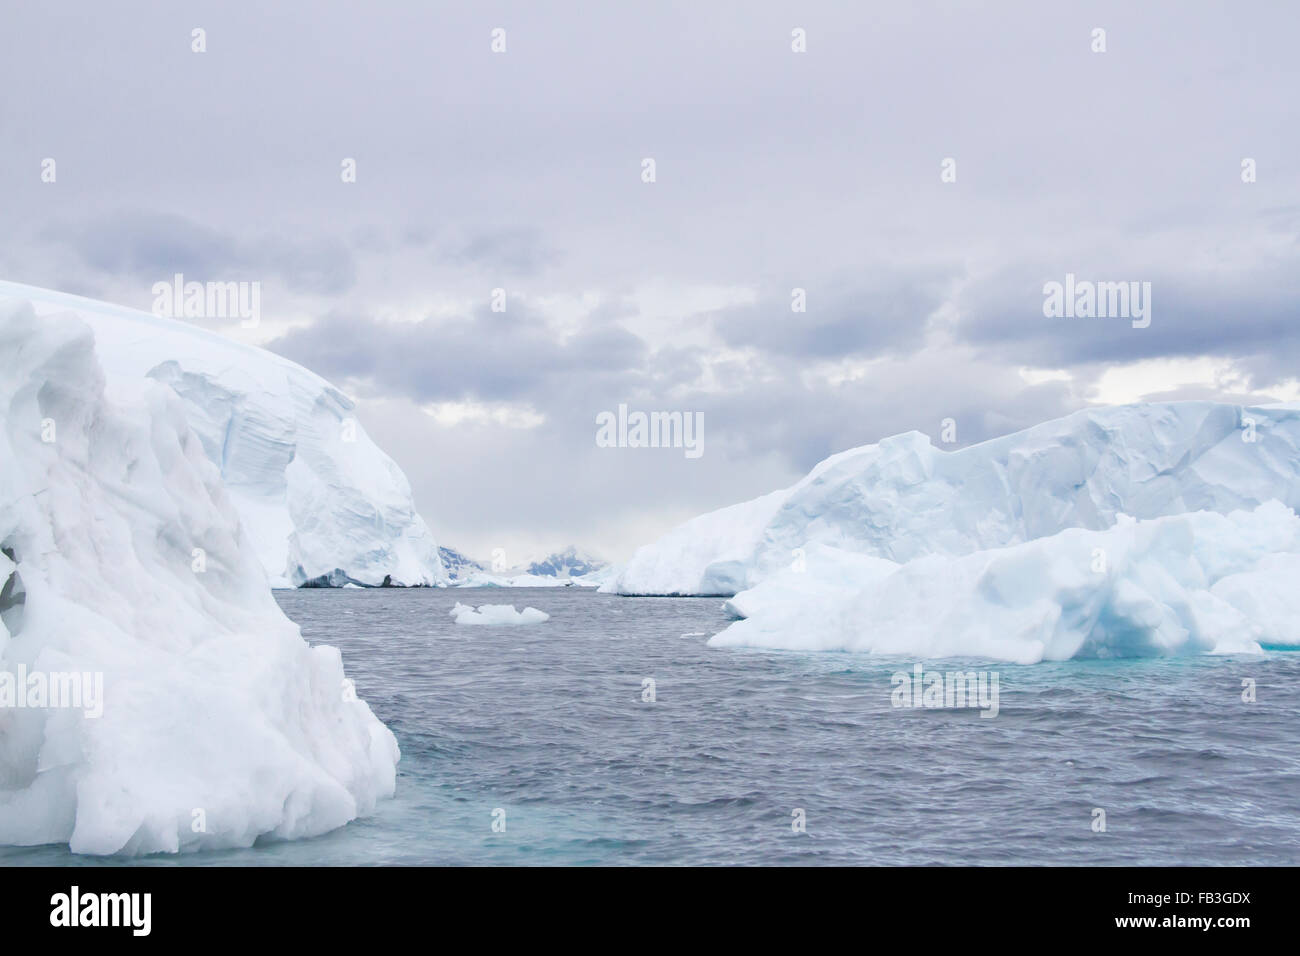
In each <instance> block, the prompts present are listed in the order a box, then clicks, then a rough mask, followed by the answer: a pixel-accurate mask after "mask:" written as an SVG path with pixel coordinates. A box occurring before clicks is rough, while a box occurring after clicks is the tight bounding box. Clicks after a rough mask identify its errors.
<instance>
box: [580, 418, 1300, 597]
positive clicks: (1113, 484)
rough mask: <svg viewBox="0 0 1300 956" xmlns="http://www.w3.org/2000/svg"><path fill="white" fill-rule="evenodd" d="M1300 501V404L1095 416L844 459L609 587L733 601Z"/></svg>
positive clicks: (715, 523)
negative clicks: (856, 566)
mask: <svg viewBox="0 0 1300 956" xmlns="http://www.w3.org/2000/svg"><path fill="white" fill-rule="evenodd" d="M1274 499H1276V500H1278V501H1280V502H1282V503H1283V504H1285V505H1286V506H1288V507H1290V508H1293V509H1294V508H1296V507H1300V406H1287V405H1278V406H1263V407H1251V406H1245V407H1243V406H1236V405H1225V404H1217V403H1212V402H1175V403H1165V404H1140V405H1125V406H1116V407H1107V408H1094V409H1088V410H1085V411H1081V412H1076V413H1075V414H1073V415H1069V416H1066V417H1065V418H1061V419H1057V420H1054V421H1049V422H1045V423H1043V424H1041V425H1036V426H1034V427H1033V428H1029V429H1026V430H1024V431H1021V432H1016V433H1014V434H1011V435H1006V436H1004V437H1002V438H997V439H994V440H992V441H986V442H983V443H981V444H978V445H972V446H970V447H967V448H963V449H960V450H957V451H943V450H941V449H938V448H935V447H934V446H933V445H931V444H930V441H929V439H928V438H926V437H925V436H924V435H922V434H920V433H918V432H908V433H905V434H902V435H897V436H894V437H892V438H887V439H884V440H883V441H881V442H879V443H877V444H874V445H866V446H864V447H861V448H855V449H852V450H850V451H846V452H843V453H841V454H838V455H834V456H832V457H830V458H828V459H826V460H825V461H823V462H822V463H821V464H819V465H817V466H816V467H815V468H814V469H813V470H812V472H811V473H809V474H808V476H807V477H805V478H804V479H803V480H801V481H800V482H798V483H797V484H795V485H794V486H793V487H791V488H788V489H786V490H783V491H778V492H774V493H772V494H769V495H765V496H764V497H762V498H757V499H755V500H753V501H749V502H745V503H742V504H737V505H732V506H730V507H728V508H723V509H721V510H719V511H714V512H711V513H709V514H705V515H702V516H700V517H698V518H695V519H693V520H691V521H688V522H686V523H685V524H683V525H681V526H680V527H678V528H676V529H674V530H673V531H671V532H669V533H668V534H666V535H665V536H664V537H663V538H661V539H660V540H658V541H656V542H654V543H652V544H649V545H647V546H645V547H642V548H640V549H639V550H638V551H637V552H636V553H635V554H634V555H633V556H632V558H631V560H630V561H628V563H627V564H626V565H625V566H624V567H623V568H622V569H621V570H620V571H619V573H618V574H617V576H616V577H615V578H614V579H613V580H612V581H609V582H608V583H606V584H604V585H603V586H602V588H601V590H602V591H608V592H613V593H619V594H717V595H734V594H736V593H737V592H739V591H743V590H746V589H748V588H752V587H754V586H755V585H758V584H760V583H761V582H763V581H765V580H767V579H768V578H770V577H772V576H773V575H776V574H780V573H781V572H782V571H783V570H784V569H786V568H789V567H791V566H792V565H793V564H795V563H797V562H798V561H800V560H801V555H803V556H806V555H807V554H808V553H809V552H810V551H811V550H812V549H816V548H833V549H836V550H837V551H839V552H846V553H849V554H857V555H863V556H867V557H872V558H879V559H884V560H887V561H892V562H895V563H903V562H907V561H911V560H913V559H915V558H920V557H924V556H927V555H940V556H947V557H950V558H952V557H960V556H962V555H968V554H972V553H975V552H978V551H982V550H987V549H993V548H1002V547H1006V546H1009V545H1015V544H1019V543H1023V542H1027V541H1033V540H1035V539H1037V538H1043V537H1046V536H1049V535H1054V534H1056V533H1058V532H1060V531H1063V530H1066V529H1068V528H1081V529H1086V530H1092V531H1102V530H1105V529H1107V528H1110V527H1112V526H1113V525H1115V523H1116V522H1117V521H1118V519H1119V516H1120V515H1121V514H1125V515H1130V516H1132V517H1135V518H1140V519H1145V518H1156V517H1161V516H1167V515H1176V514H1183V513H1186V512H1193V511H1202V510H1204V511H1212V512H1217V513H1220V514H1226V513H1228V512H1230V511H1233V510H1236V509H1248V508H1254V507H1255V506H1257V505H1260V504H1263V503H1264V502H1267V501H1270V500H1274Z"/></svg>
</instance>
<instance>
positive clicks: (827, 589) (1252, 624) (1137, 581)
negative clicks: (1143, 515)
mask: <svg viewBox="0 0 1300 956" xmlns="http://www.w3.org/2000/svg"><path fill="white" fill-rule="evenodd" d="M1298 574H1300V517H1297V516H1296V514H1295V512H1294V511H1292V510H1291V509H1290V508H1288V507H1286V506H1285V505H1283V504H1281V503H1280V502H1276V501H1273V502H1268V503H1266V504H1263V505H1260V506H1259V507H1258V508H1255V509H1254V510H1251V511H1234V512H1232V513H1230V514H1228V515H1221V514H1217V513H1214V512H1209V511H1198V512H1194V513H1189V514H1182V515H1173V516H1170V517H1162V518H1153V519H1148V520H1143V521H1138V520H1135V519H1133V518H1130V517H1128V516H1124V515H1120V516H1118V518H1117V520H1116V522H1115V524H1113V525H1112V526H1111V527H1110V528H1108V529H1106V530H1104V531H1090V530H1085V529H1081V528H1071V529H1067V530H1065V531H1061V532H1058V533H1057V534H1054V535H1049V536H1046V537H1042V538H1037V539H1035V540H1033V541H1028V542H1024V543H1021V544H1014V545H1009V546H1007V547H1003V548H992V549H985V550H979V551H975V552H972V553H970V554H965V555H961V556H957V557H954V556H951V555H947V554H931V555H927V556H924V557H919V558H914V559H912V560H911V561H907V562H905V563H902V564H898V563H894V562H891V561H888V560H887V559H881V558H873V557H869V556H864V555H860V554H854V553H851V552H839V553H837V552H836V551H835V550H834V549H831V548H821V547H819V548H815V549H813V550H812V551H811V552H810V554H809V555H808V556H807V560H806V562H805V563H804V564H803V566H801V567H799V568H788V569H786V570H785V571H783V572H781V573H779V574H777V575H774V576H773V577H770V578H768V579H767V580H765V581H764V582H762V583H761V584H759V585H758V586H756V587H755V588H753V589H751V590H748V591H745V592H742V593H741V594H738V595H736V596H735V597H734V598H732V599H731V600H730V601H728V602H727V604H726V607H727V609H728V610H730V611H731V612H732V613H733V614H735V615H736V616H738V617H741V618H742V620H739V621H737V622H736V623H734V624H732V625H731V626H730V627H728V628H727V629H726V630H724V631H722V632H721V633H719V634H716V635H714V636H713V637H712V638H711V639H710V640H709V644H710V645H712V646H715V647H738V646H748V647H763V648H780V649H785V650H801V651H832V650H834V651H852V652H862V653H872V654H886V655H901V656H910V657H921V658H953V657H976V658H991V659H994V660H1004V661H1012V662H1016V663H1021V664H1030V663H1037V662H1039V661H1044V660H1069V659H1074V658H1118V657H1162V656H1177V655H1188V654H1258V653H1261V652H1262V651H1263V650H1264V649H1265V648H1268V647H1274V648H1278V647H1289V648H1295V647H1300V588H1296V587H1295V586H1294V582H1295V580H1296V576H1297V575H1298Z"/></svg>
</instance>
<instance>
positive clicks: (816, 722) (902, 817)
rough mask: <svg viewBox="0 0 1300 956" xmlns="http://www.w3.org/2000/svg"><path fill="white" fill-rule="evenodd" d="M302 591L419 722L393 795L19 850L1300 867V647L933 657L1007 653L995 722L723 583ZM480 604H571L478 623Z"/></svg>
mask: <svg viewBox="0 0 1300 956" xmlns="http://www.w3.org/2000/svg"><path fill="white" fill-rule="evenodd" d="M276 598H277V600H278V601H279V603H280V605H281V606H282V607H283V608H284V610H285V612H286V613H287V614H288V615H289V617H291V618H292V619H293V620H295V621H297V622H298V623H299V624H300V625H301V626H302V628H303V632H304V634H305V636H306V637H307V639H308V640H309V641H311V642H313V643H331V644H334V645H336V646H338V647H339V648H340V649H341V650H342V652H343V658H344V663H345V666H346V668H347V671H348V674H349V676H350V677H352V678H353V679H354V680H355V681H356V685H357V692H358V694H360V695H361V696H362V697H364V698H366V700H367V701H368V702H369V703H370V705H371V707H372V708H373V709H374V711H375V712H376V713H377V714H378V715H379V717H380V718H381V719H382V720H384V721H385V722H386V723H387V724H388V726H389V727H390V728H392V730H393V732H394V733H395V734H396V735H397V739H398V741H399V743H400V745H401V748H402V761H401V764H400V765H399V778H398V784H397V795H396V797H395V798H394V799H393V800H389V801H386V802H384V803H383V804H382V805H381V806H380V808H379V810H378V812H377V813H376V814H375V815H374V816H372V817H369V818H367V819H364V820H359V821H357V822H355V823H353V824H351V825H349V826H347V827H344V828H342V829H340V830H337V831H335V832H333V833H330V834H327V835H325V836H322V837H319V838H316V839H312V840H303V841H297V842H292V843H285V842H268V843H263V844H259V845H258V846H256V847H253V848H251V849H248V850H236V851H224V852H218V853H202V854H189V855H183V856H180V857H167V856H160V857H158V856H156V857H147V858H143V859H134V860H121V859H111V858H110V859H90V858H84V857H74V856H72V855H70V854H69V853H68V852H67V849H66V848H58V847H39V848H29V849H16V850H3V851H0V863H2V864H6V865H15V864H26V863H46V864H48V863H72V864H78V865H101V864H104V865H116V864H122V863H130V864H144V865H168V864H180V865H277V864H292V865H310V866H328V865H364V864H912V865H919V864H1011V863H1027V864H1116V865H1119V864H1135V865H1154V864H1165V865H1169V864H1262V863H1275V864H1292V865H1294V864H1296V863H1300V743H1298V742H1297V735H1298V734H1300V653H1295V652H1280V651H1279V652H1270V653H1269V654H1268V655H1266V656H1265V657H1262V658H1261V657H1239V658H1215V657H1196V658H1180V659H1165V660H1116V661H1071V662H1064V663H1049V664H1037V665H1032V666H1016V665H1009V664H1005V663H996V662H988V661H962V662H943V663H942V664H940V663H936V664H935V665H933V666H934V668H935V669H939V668H942V669H956V668H957V666H959V664H960V666H962V667H963V669H982V670H991V671H996V672H997V673H998V677H999V692H1000V701H999V713H998V715H997V717H995V718H993V719H987V718H981V717H980V716H979V711H978V710H973V709H966V710H958V709H906V708H895V707H893V706H892V705H891V699H890V695H891V691H892V690H893V685H892V683H891V676H892V675H893V674H894V673H895V672H896V671H898V670H910V669H911V667H912V665H913V663H915V661H914V660H912V659H904V658H890V659H884V658H872V657H866V656H861V655H851V654H808V653H793V652H772V651H753V650H730V649H715V648H710V647H708V646H706V643H705V642H706V640H707V636H708V635H710V634H713V633H715V632H716V631H718V630H720V629H721V628H722V627H724V626H726V624H727V618H726V616H725V615H724V614H723V612H722V610H721V603H722V602H721V601H720V600H719V599H717V598H620V597H614V596H608V595H600V594H595V593H592V592H590V591H586V590H579V589H576V588H568V589H543V590H538V589H531V590H491V589H475V590H437V589H429V590H424V589H420V590H353V589H348V590H302V591H279V592H276ZM457 601H462V602H466V603H473V604H482V603H493V604H499V603H504V604H510V603H513V604H514V605H515V606H516V607H518V608H522V607H524V606H525V605H532V606H534V607H538V608H540V609H542V610H544V611H546V612H548V613H549V614H550V615H551V620H550V621H549V622H547V623H546V624H541V625H536V626H525V627H513V628H512V627H471V626H465V625H456V624H454V623H452V620H451V618H450V617H449V616H448V614H447V612H448V610H449V609H450V608H451V606H452V605H453V604H454V603H456V602H457ZM645 678H651V679H653V680H654V681H655V692H656V700H655V701H654V702H653V703H649V702H645V701H643V700H642V680H643V679H645ZM1244 678H1250V679H1253V680H1254V681H1255V682H1256V693H1257V697H1258V699H1257V701H1256V702H1255V703H1245V702H1243V701H1242V699H1241V692H1242V680H1243V679H1244ZM1095 808H1101V809H1103V810H1105V813H1106V832H1104V833H1096V832H1093V820H1094V815H1093V811H1094V809H1095ZM498 809H501V810H504V811H505V831H504V832H494V831H493V828H492V824H493V820H494V815H493V814H494V811H495V810H498ZM795 809H802V810H803V811H804V815H805V819H806V832H804V833H795V832H794V831H793V830H792V827H791V822H792V819H793V817H792V811H794V810H795Z"/></svg>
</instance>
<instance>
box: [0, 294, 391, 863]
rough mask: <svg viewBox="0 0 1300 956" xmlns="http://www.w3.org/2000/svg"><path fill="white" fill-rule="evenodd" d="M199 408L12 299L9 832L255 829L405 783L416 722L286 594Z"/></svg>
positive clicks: (7, 513) (118, 837)
mask: <svg viewBox="0 0 1300 956" xmlns="http://www.w3.org/2000/svg"><path fill="white" fill-rule="evenodd" d="M125 324H127V325H129V324H130V323H129V322H127V323H125ZM99 327H100V329H101V330H102V329H103V327H104V326H103V325H102V324H101V325H100V326H99ZM141 334H142V335H143V334H144V330H141ZM214 351H215V349H214ZM254 367H259V366H254ZM262 368H264V367H262ZM178 374H183V373H178ZM195 374H198V373H195ZM231 374H234V373H231ZM196 387H197V386H196ZM285 387H287V386H285ZM318 397H319V396H318ZM244 408H245V411H246V412H247V413H249V414H253V413H254V412H255V411H256V408H255V406H249V405H245V406H244ZM192 412H193V409H192V408H190V407H187V402H186V401H185V399H183V398H182V397H179V396H178V394H177V393H176V392H175V391H174V390H173V389H171V388H167V387H165V386H163V385H161V384H159V383H157V382H151V381H149V380H148V379H147V378H146V377H144V376H140V377H139V378H137V379H130V377H127V376H118V377H117V380H116V381H114V382H113V383H112V384H111V385H110V386H109V387H108V388H107V390H106V386H105V377H104V374H103V372H102V369H101V368H100V365H99V363H98V361H97V359H96V355H95V339H94V336H93V334H92V331H91V329H90V327H89V326H88V325H87V324H86V323H85V322H82V321H80V320H78V319H76V318H73V317H69V316H45V317H39V318H38V317H37V315H36V313H35V311H34V310H33V308H32V307H31V306H30V305H26V304H22V305H15V304H13V303H0V462H3V466H0V555H3V557H2V558H0V703H2V704H3V705H4V706H0V844H18V845H32V844H42V843H66V844H67V845H68V846H69V847H70V848H71V849H72V850H73V851H74V852H78V853H92V854H110V853H123V854H139V853H149V852H159V851H165V852H176V851H179V850H197V849H206V848H217V847H246V846H250V845H252V843H253V842H254V841H255V840H257V839H258V838H259V837H269V838H283V839H293V838H297V837H307V836H313V835H316V834H320V833H324V832H326V831H328V830H331V829H333V828H335V827H339V826H341V825H343V824H345V823H347V822H348V821H349V820H352V819H354V818H356V817H357V816H359V815H362V814H365V813H368V812H369V811H371V810H372V809H373V808H374V806H375V804H376V801H378V800H379V799H380V798H382V797H385V796H389V795H391V794H392V793H393V789H394V783H395V776H396V764H397V760H398V747H397V742H396V740H395V738H394V737H393V735H392V734H391V733H390V732H389V731H388V729H387V728H386V727H384V725H383V724H382V723H380V722H379V720H378V719H376V717H375V716H374V715H373V714H372V713H371V711H370V708H369V707H368V706H367V705H366V704H365V703H364V702H363V701H361V700H358V699H356V696H355V694H354V693H352V690H351V685H350V684H349V683H348V682H347V681H346V679H345V677H344V672H343V667H342V662H341V658H340V655H339V653H338V651H337V650H335V649H334V648H330V647H321V646H317V647H311V646H309V645H308V644H307V643H306V642H305V641H304V640H303V639H302V636H301V634H300V633H299V630H298V628H297V626H295V625H294V624H293V623H292V622H290V621H289V620H288V619H287V618H286V617H285V616H284V615H283V614H282V613H281V612H280V610H279V608H278V607H277V606H276V603H275V600H274V598H273V597H272V595H271V592H270V591H269V590H268V589H267V587H266V576H265V573H264V572H263V568H262V565H261V563H260V562H259V556H258V552H257V550H256V548H255V547H254V541H253V540H252V538H251V537H250V535H249V532H248V531H247V530H246V527H245V526H241V524H240V521H239V515H238V513H237V509H236V505H235V501H234V498H233V496H232V495H229V494H227V492H226V490H225V488H224V487H223V485H222V482H221V478H220V475H219V474H218V470H217V468H216V467H214V466H213V464H212V462H211V461H210V460H209V459H210V454H209V452H208V450H207V449H206V448H205V442H204V440H203V438H202V436H201V435H199V434H196V433H195V431H194V430H192V429H191V428H190V426H189V424H188V423H187V416H188V415H190V414H192ZM327 414H332V412H329V413H327ZM255 431H256V430H252V431H244V432H241V433H240V434H243V435H244V436H245V437H247V438H249V439H250V440H251V437H252V435H253V434H254V433H255ZM270 480H271V478H270V477H268V478H267V481H268V482H269V481H270ZM19 677H22V680H21V681H20V680H19ZM91 696H94V697H96V698H98V699H97V700H95V701H92V700H91V699H90V698H91ZM97 711H98V712H99V715H98V716H96V712H97Z"/></svg>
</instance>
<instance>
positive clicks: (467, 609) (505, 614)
mask: <svg viewBox="0 0 1300 956" xmlns="http://www.w3.org/2000/svg"><path fill="white" fill-rule="evenodd" d="M448 613H450V614H451V616H452V618H453V619H455V621H456V623H457V624H544V623H545V622H547V621H549V620H550V619H551V615H549V614H547V613H546V612H545V611H539V610H537V608H535V607H526V608H524V609H523V610H522V611H516V610H515V606H514V605H513V604H480V605H479V606H478V607H473V606H471V605H469V604H461V603H460V602H459V601H458V602H456V606H455V607H453V608H452V609H451V611H450V612H448Z"/></svg>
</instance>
